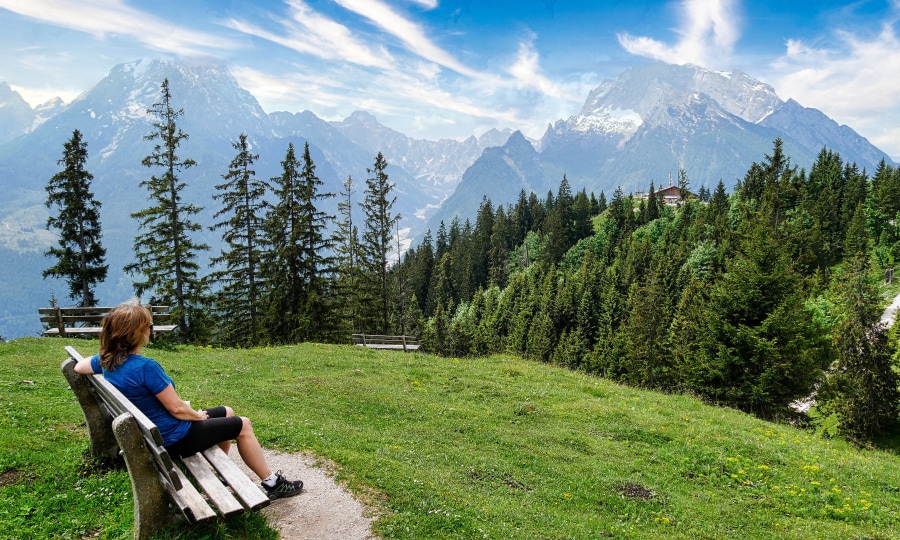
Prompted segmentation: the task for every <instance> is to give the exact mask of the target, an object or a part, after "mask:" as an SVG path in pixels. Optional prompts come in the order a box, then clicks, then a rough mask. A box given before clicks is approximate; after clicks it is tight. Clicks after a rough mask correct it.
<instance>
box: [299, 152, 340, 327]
mask: <svg viewBox="0 0 900 540" xmlns="http://www.w3.org/2000/svg"><path fill="white" fill-rule="evenodd" d="M322 185H323V182H322V180H321V179H319V177H318V176H316V165H315V163H313V159H312V156H311V155H310V153H309V143H308V142H307V143H306V144H305V145H304V147H303V168H302V169H301V171H300V214H301V218H302V225H301V230H300V242H301V251H300V279H301V282H302V283H303V286H304V287H305V289H306V298H305V301H304V311H305V314H304V317H305V319H306V320H307V321H309V326H308V328H307V329H306V332H305V336H304V337H305V339H325V340H333V339H334V338H336V336H334V335H332V328H333V325H332V324H331V323H332V322H333V321H332V320H331V315H332V314H331V311H330V309H329V303H330V302H331V295H332V292H333V287H332V285H333V280H334V274H335V268H334V257H333V256H332V255H331V250H332V247H333V242H332V239H331V237H330V236H326V234H325V232H326V229H327V228H328V225H329V223H331V222H333V221H334V216H333V215H329V214H327V213H325V212H323V211H322V210H321V209H320V207H321V203H322V202H323V201H324V200H325V199H329V198H331V197H334V196H335V195H334V193H327V192H322V191H321V188H322Z"/></svg>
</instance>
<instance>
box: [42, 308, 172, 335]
mask: <svg viewBox="0 0 900 540" xmlns="http://www.w3.org/2000/svg"><path fill="white" fill-rule="evenodd" d="M147 308H149V309H150V313H151V314H153V333H154V334H159V333H165V332H172V331H173V330H175V328H176V325H174V324H165V323H168V322H169V319H170V318H171V314H170V313H169V306H147ZM111 309H112V308H111V307H96V306H95V307H49V308H39V309H38V313H39V314H40V316H41V322H42V323H45V324H47V325H49V326H50V328H48V329H47V330H45V331H44V335H45V336H65V335H69V334H72V335H74V334H90V335H99V334H100V328H101V327H100V323H101V321H103V317H106V314H107V313H109V310H111Z"/></svg>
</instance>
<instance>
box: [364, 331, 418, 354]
mask: <svg viewBox="0 0 900 540" xmlns="http://www.w3.org/2000/svg"><path fill="white" fill-rule="evenodd" d="M352 337H353V344H354V345H359V346H360V347H366V348H369V349H387V350H394V351H417V350H419V340H418V339H416V337H415V336H381V335H377V334H353V336H352Z"/></svg>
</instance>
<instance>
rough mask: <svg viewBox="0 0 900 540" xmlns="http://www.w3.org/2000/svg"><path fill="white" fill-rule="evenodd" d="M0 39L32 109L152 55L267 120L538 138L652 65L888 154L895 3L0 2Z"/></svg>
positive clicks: (4, 68) (897, 101) (893, 140)
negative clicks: (854, 136) (240, 93)
mask: <svg viewBox="0 0 900 540" xmlns="http://www.w3.org/2000/svg"><path fill="white" fill-rule="evenodd" d="M0 28H3V29H4V30H3V32H2V33H0V48H2V50H3V51H4V53H5V54H2V55H0V81H5V82H7V83H9V84H10V85H11V86H12V87H13V89H14V90H16V91H18V92H19V93H20V94H21V95H22V96H23V97H24V98H25V99H26V100H27V101H29V103H31V104H32V105H37V104H39V103H42V102H43V101H46V100H47V99H49V98H51V97H54V96H60V97H62V98H63V99H64V100H65V101H67V102H68V101H71V100H72V99H74V98H75V97H77V96H78V95H79V94H80V93H81V92H83V91H85V90H88V89H90V88H91V87H92V86H93V85H95V84H96V83H97V82H99V81H100V79H102V78H103V77H104V76H105V75H106V74H107V72H108V71H109V70H110V68H112V67H113V66H114V65H116V64H119V63H122V62H128V61H132V60H136V59H138V58H149V57H159V58H174V59H179V60H181V61H197V62H211V63H216V64H222V65H226V66H228V67H229V68H230V69H231V71H232V73H233V74H234V75H235V77H236V78H237V80H238V82H239V83H240V84H241V86H243V87H244V88H246V89H248V90H250V91H251V92H252V93H253V94H254V95H255V96H256V97H257V99H258V100H259V101H260V104H261V105H262V107H263V108H264V109H265V110H266V111H268V112H272V111H276V110H288V111H292V112H299V111H302V110H310V111H312V112H314V113H315V114H316V115H318V116H319V117H321V118H324V119H327V120H340V119H343V118H345V117H346V116H348V115H349V114H350V113H351V112H353V111H354V110H357V109H364V110H368V111H370V112H371V113H373V114H374V115H375V116H376V117H377V118H378V119H379V120H380V121H381V122H382V123H383V124H385V125H387V126H388V127H391V128H393V129H396V130H398V131H401V132H403V133H405V134H407V135H410V136H413V137H416V138H428V139H437V138H441V137H448V138H462V137H466V136H468V135H472V134H474V135H479V134H481V133H482V132H484V131H485V130H487V129H489V128H492V127H496V128H504V127H510V128H513V129H520V130H522V131H523V132H524V133H525V134H526V135H528V136H531V137H540V136H541V135H542V134H543V132H544V130H545V129H546V127H547V124H548V123H551V122H554V121H556V120H559V119H564V118H568V117H569V116H571V115H574V114H577V113H578V111H579V110H580V108H581V106H582V105H583V103H584V100H585V98H586V97H587V94H588V92H589V91H590V90H592V89H593V88H595V87H596V86H597V85H598V84H600V82H602V81H603V80H604V79H610V78H613V77H615V76H616V75H618V74H619V73H621V72H622V71H624V70H625V69H627V68H628V67H630V66H633V65H637V64H640V63H644V62H648V61H651V60H662V61H665V62H669V63H675V64H684V63H693V64H696V65H700V66H703V67H707V68H710V69H716V70H724V71H732V70H741V71H743V72H745V73H747V74H749V75H750V76H752V77H754V78H757V79H759V80H761V81H763V82H765V83H768V84H770V85H772V86H773V87H774V88H775V91H776V93H777V94H778V95H779V97H781V98H782V99H788V98H794V99H796V100H797V101H798V102H800V103H801V104H802V105H804V106H807V107H815V108H818V109H820V110H822V111H823V112H825V113H826V114H828V115H829V116H831V117H832V118H834V119H835V120H837V121H838V122H839V123H843V124H847V125H849V126H851V127H852V128H854V129H855V130H856V131H858V132H859V133H861V134H862V135H863V136H865V137H867V138H868V139H869V140H870V141H871V142H873V143H874V144H876V145H877V146H879V147H880V148H882V149H883V150H885V151H886V152H887V153H888V154H890V155H891V156H893V157H894V158H895V159H897V158H900V38H898V33H900V0H880V1H866V0H862V1H858V2H837V1H829V0H820V1H808V0H799V1H793V0H776V1H770V0H765V1H755V2H750V1H746V0H745V1H740V0H677V1H671V2H642V1H639V0H608V1H599V0H596V1H589V0H579V1H576V0H283V1H275V0H265V1H259V0H257V1H249V0H155V1H153V2H149V1H144V2H138V1H136V0H67V1H64V0H0ZM804 165H805V164H804Z"/></svg>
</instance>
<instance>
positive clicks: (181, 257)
mask: <svg viewBox="0 0 900 540" xmlns="http://www.w3.org/2000/svg"><path fill="white" fill-rule="evenodd" d="M160 89H161V94H162V98H161V101H158V102H156V103H154V104H153V106H152V107H151V108H150V109H148V110H147V113H148V114H150V115H151V116H153V117H155V118H156V120H155V121H154V122H153V128H154V130H155V131H153V132H152V133H150V134H149V135H146V136H145V137H144V139H145V140H148V141H157V142H156V144H155V145H154V147H153V153H151V154H150V155H149V156H147V157H145V158H144V159H143V161H142V164H143V165H144V166H145V167H150V168H160V169H162V175H161V176H156V175H154V176H151V177H150V179H149V180H143V181H141V183H140V185H141V187H145V188H147V190H148V191H149V192H150V197H149V198H150V200H151V201H153V203H154V206H151V207H150V208H145V209H143V210H140V211H138V212H135V213H133V214H131V217H132V218H134V219H136V220H138V229H139V230H140V231H143V233H142V234H140V235H138V236H137V237H135V239H134V251H135V258H136V259H137V260H136V261H135V262H134V263H132V264H129V265H127V266H126V267H125V271H126V272H128V273H130V274H132V275H134V274H138V275H140V276H142V277H143V280H141V281H135V282H134V287H135V291H136V292H137V294H138V296H141V295H142V294H143V293H145V292H149V293H150V294H151V296H152V298H153V302H154V303H156V302H160V303H166V304H174V308H173V309H172V317H173V319H174V320H175V321H176V322H177V324H178V328H179V330H180V332H181V339H182V340H184V341H196V340H200V339H201V338H203V337H204V332H205V331H206V330H207V328H206V323H205V322H204V320H203V307H204V306H205V304H206V303H207V301H208V299H207V291H206V289H207V286H206V283H205V282H204V280H203V279H202V278H201V277H200V276H199V275H198V271H199V269H200V265H199V264H198V262H197V257H198V253H199V252H201V251H207V250H208V249H209V246H207V245H205V244H200V243H197V242H196V241H194V240H193V239H192V238H191V236H190V233H192V232H196V231H198V230H200V225H199V224H198V223H195V222H193V221H191V216H194V215H196V214H199V213H200V212H201V211H202V208H199V207H197V206H194V205H193V204H189V203H186V202H184V201H183V199H182V194H183V192H184V189H185V188H186V187H187V184H186V183H185V182H184V181H182V180H181V178H180V177H179V176H180V174H181V173H182V172H183V171H185V170H187V169H189V168H191V167H193V166H194V165H196V162H195V161H194V160H193V159H189V158H181V157H179V156H178V154H177V153H176V152H177V151H178V147H179V146H180V145H181V143H182V142H183V141H186V140H187V139H188V135H187V134H186V133H184V132H183V131H181V128H179V127H178V124H177V121H178V118H179V117H180V116H182V115H183V114H184V111H183V110H182V109H179V110H177V111H176V110H174V109H173V108H172V94H171V92H170V91H169V80H168V79H165V80H164V81H163V83H162V85H161V87H160Z"/></svg>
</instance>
